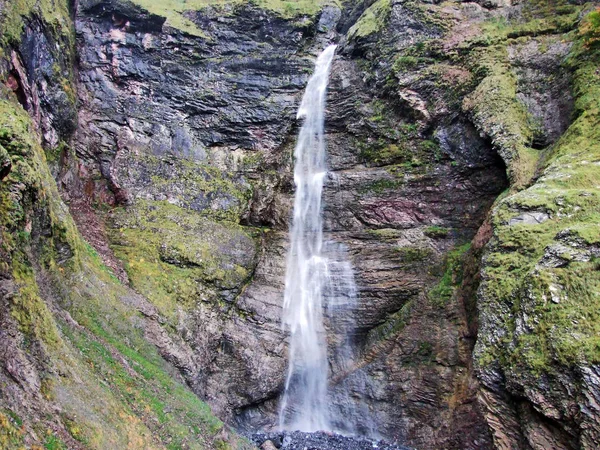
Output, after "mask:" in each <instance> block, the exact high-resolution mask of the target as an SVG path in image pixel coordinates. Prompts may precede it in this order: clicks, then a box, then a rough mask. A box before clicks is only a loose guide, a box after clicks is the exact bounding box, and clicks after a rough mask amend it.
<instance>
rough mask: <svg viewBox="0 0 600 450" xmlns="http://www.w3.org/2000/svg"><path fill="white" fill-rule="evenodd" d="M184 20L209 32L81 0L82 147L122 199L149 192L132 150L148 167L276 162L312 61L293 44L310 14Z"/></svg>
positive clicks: (309, 30)
mask: <svg viewBox="0 0 600 450" xmlns="http://www.w3.org/2000/svg"><path fill="white" fill-rule="evenodd" d="M191 18H192V20H193V21H194V22H195V23H196V24H197V26H198V27H199V28H200V29H201V30H202V33H203V34H205V37H203V38H200V37H198V38H195V37H191V36H188V35H184V34H181V33H180V32H178V31H177V30H175V29H172V32H165V31H163V28H162V25H163V24H162V23H161V20H160V18H158V17H155V16H152V15H149V14H148V13H145V12H144V11H143V10H141V9H139V8H135V7H132V5H128V4H126V3H121V2H119V1H116V0H115V1H102V2H98V1H96V2H84V3H83V4H81V5H80V7H79V13H78V20H77V23H76V25H77V32H78V39H79V47H80V81H81V85H82V87H83V90H82V100H83V102H84V105H85V106H84V108H83V109H82V111H81V113H80V120H81V127H80V128H79V135H78V139H77V143H78V145H77V150H78V153H79V154H80V155H81V156H83V157H84V160H86V161H98V162H99V168H100V171H101V173H102V175H103V176H104V178H106V179H107V180H108V187H109V188H110V189H111V190H112V192H113V193H114V195H115V197H116V200H117V203H118V202H123V201H125V202H127V201H131V200H132V199H133V198H136V197H139V196H144V195H145V196H146V197H147V196H148V195H150V196H153V197H156V195H155V194H153V193H147V192H146V191H145V190H144V189H146V188H149V187H150V186H151V183H148V179H147V178H145V177H141V176H140V175H133V176H131V177H129V178H128V177H127V171H128V170H129V169H128V168H129V165H130V161H131V159H132V158H137V159H141V160H142V161H141V165H142V166H143V168H145V169H146V170H147V171H149V172H150V173H149V174H148V177H151V176H153V175H155V174H156V172H157V170H159V169H158V168H150V167H149V166H150V164H149V163H148V161H147V160H148V159H150V158H154V159H158V160H166V159H168V157H174V158H181V159H185V160H188V161H190V162H191V164H194V165H199V164H214V165H217V166H220V167H221V168H223V169H225V168H226V169H228V170H238V169H239V168H240V166H242V165H243V163H244V161H246V165H249V164H252V163H253V162H254V163H256V162H257V161H259V157H260V161H266V162H267V163H271V164H272V163H273V160H277V159H278V158H279V156H278V155H274V154H273V153H272V152H273V151H274V149H276V148H278V147H279V146H280V145H281V144H282V142H284V141H285V140H286V139H287V136H288V132H289V130H290V128H291V126H292V123H293V118H294V114H295V96H296V94H297V93H298V92H299V91H301V90H302V88H303V87H304V85H305V83H306V80H307V77H308V73H309V72H310V67H311V63H310V61H308V60H307V59H306V58H304V57H303V55H302V53H299V51H301V50H302V49H303V47H304V46H305V45H306V44H307V43H310V42H311V41H312V39H313V38H314V34H315V32H316V29H315V28H316V24H315V23H314V22H312V21H304V22H302V23H297V22H293V21H286V20H283V19H278V18H276V17H274V16H273V15H272V14H271V15H269V14H268V13H266V12H264V11H262V10H260V9H257V8H252V7H245V8H240V9H239V10H236V11H235V12H232V11H230V12H227V11H225V12H224V11H221V10H214V11H213V10H210V9H207V10H204V11H202V12H195V13H194V14H193V15H192V16H191ZM259 151H260V152H259ZM252 158H254V159H252ZM254 160H256V161H254ZM169 175H170V176H173V177H177V176H178V174H177V172H172V173H170V174H169ZM158 176H161V174H160V173H159V174H158ZM142 181H144V182H143V183H142ZM223 201H225V202H227V199H224V200H223ZM217 208H219V206H217Z"/></svg>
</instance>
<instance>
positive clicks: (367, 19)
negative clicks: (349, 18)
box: [348, 0, 392, 39]
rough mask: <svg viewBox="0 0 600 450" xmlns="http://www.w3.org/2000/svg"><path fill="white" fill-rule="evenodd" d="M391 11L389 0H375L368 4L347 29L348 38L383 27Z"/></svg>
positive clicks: (371, 32)
mask: <svg viewBox="0 0 600 450" xmlns="http://www.w3.org/2000/svg"><path fill="white" fill-rule="evenodd" d="M391 11H392V2H391V0H377V1H376V2H375V3H373V4H372V5H371V6H369V7H368V8H367V9H366V10H365V12H364V13H363V14H362V15H361V16H360V18H359V19H358V21H357V22H356V23H355V24H354V25H353V26H352V28H350V30H348V38H349V39H356V38H364V37H367V36H370V35H371V34H374V33H377V32H379V31H380V30H381V29H383V28H384V27H385V26H386V25H387V22H388V20H389V18H390V14H391Z"/></svg>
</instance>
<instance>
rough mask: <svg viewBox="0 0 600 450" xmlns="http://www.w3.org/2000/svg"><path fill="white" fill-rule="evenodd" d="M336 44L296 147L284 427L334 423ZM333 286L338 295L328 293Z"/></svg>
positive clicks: (305, 104) (324, 61) (320, 72)
mask: <svg viewBox="0 0 600 450" xmlns="http://www.w3.org/2000/svg"><path fill="white" fill-rule="evenodd" d="M335 48H336V46H335V45H330V46H329V47H327V48H326V49H325V50H324V51H323V53H321V55H320V56H319V57H318V59H317V62H316V65H315V71H314V74H313V75H312V77H311V78H310V80H309V82H308V85H307V87H306V91H305V93H304V97H303V98H302V103H301V104H300V108H299V109H298V114H297V117H298V118H303V119H304V123H303V125H302V128H301V129H300V133H299V135H298V142H297V144H296V148H295V151H294V159H295V167H294V183H295V185H296V194H295V199H294V219H293V224H292V230H291V233H290V235H291V242H290V250H289V253H288V259H287V272H286V279H285V294H284V302H283V325H284V327H286V328H287V329H289V332H290V349H289V367H288V373H287V378H286V383H285V392H284V394H283V398H282V401H281V405H280V414H279V425H280V428H282V429H295V430H301V431H317V430H328V429H330V418H329V414H328V405H327V378H328V366H329V364H328V359H327V338H326V333H325V327H324V324H323V308H324V307H327V306H328V305H327V304H326V300H327V297H332V298H338V297H343V295H340V294H339V293H338V292H337V290H336V288H335V286H338V285H337V284H336V282H335V280H332V278H335V277H336V273H337V272H339V268H336V267H334V265H332V264H331V262H330V261H328V258H327V252H326V251H325V249H324V245H323V218H322V211H321V209H322V207H321V195H322V192H323V183H324V180H325V177H326V175H327V168H326V164H325V141H324V136H323V128H324V110H325V97H326V89H327V81H328V77H329V68H330V66H331V61H332V60H333V56H334V52H335ZM336 269H337V270H336ZM343 283H344V281H342V284H343ZM332 286H333V287H332ZM352 286H353V279H352ZM338 290H339V286H338ZM328 292H329V293H333V295H332V296H328Z"/></svg>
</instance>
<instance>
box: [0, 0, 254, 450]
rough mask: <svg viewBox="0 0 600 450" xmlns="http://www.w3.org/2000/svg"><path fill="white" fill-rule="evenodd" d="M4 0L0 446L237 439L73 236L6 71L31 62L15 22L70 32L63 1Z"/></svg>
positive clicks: (22, 95) (21, 96)
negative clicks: (22, 48)
mask: <svg viewBox="0 0 600 450" xmlns="http://www.w3.org/2000/svg"><path fill="white" fill-rule="evenodd" d="M6 6H7V5H6V4H5V7H6ZM8 6H9V8H8V9H6V8H5V9H4V10H3V16H2V18H1V20H2V22H1V24H2V29H3V30H5V31H6V34H4V37H3V41H2V44H3V55H6V56H4V59H3V60H2V68H3V70H2V72H1V73H2V76H3V78H4V79H3V80H2V81H3V82H4V83H6V85H4V84H3V85H2V92H1V93H0V147H1V149H2V158H3V171H2V181H0V210H1V214H0V220H1V237H0V294H1V303H0V339H1V341H2V348H1V349H0V447H2V448H7V449H12V448H15V449H16V448H23V447H27V448H40V447H44V448H47V449H63V448H97V449H108V448H115V449H117V448H119V449H120V448H139V449H149V448H206V449H214V448H245V447H246V446H247V444H246V443H245V442H244V441H242V440H240V439H239V438H237V437H236V436H235V435H234V434H232V433H231V432H229V431H228V430H227V429H226V428H225V427H224V425H223V423H222V422H220V421H219V420H218V419H216V418H215V417H214V416H213V414H212V413H211V411H210V408H209V407H208V406H207V405H206V404H204V403H203V402H201V401H200V400H199V399H198V397H197V396H196V395H195V394H193V393H192V392H191V391H190V390H189V389H188V388H187V387H186V385H185V384H184V382H183V381H182V380H180V378H179V377H178V375H177V373H176V371H175V370H174V369H173V368H172V367H171V366H170V365H169V364H168V363H167V362H166V361H165V360H164V359H163V358H162V357H161V356H160V355H159V353H158V350H157V349H156V347H155V346H154V345H153V344H151V343H150V342H149V340H148V330H149V329H151V328H152V326H153V323H155V321H156V320H158V319H159V317H158V316H157V315H156V313H152V308H151V307H150V306H149V304H148V303H147V301H146V300H145V299H143V298H141V297H140V296H139V295H138V294H136V293H134V292H133V291H131V290H130V289H129V288H127V287H125V286H123V285H121V284H120V283H119V281H118V280H117V279H116V278H115V277H114V275H113V274H112V273H111V272H110V271H109V270H108V269H107V268H106V267H105V266H104V265H103V263H102V261H101V259H100V257H99V256H98V255H97V254H96V252H95V251H94V250H93V249H92V248H91V247H90V246H89V245H88V244H87V243H85V242H84V241H83V240H82V239H81V237H80V236H79V233H78V231H77V228H76V226H75V224H74V222H73V220H72V219H71V216H70V214H69V211H68V209H67V207H66V206H65V204H64V203H63V202H62V201H61V199H60V196H59V193H58V189H57V187H56V183H55V181H54V178H53V177H52V175H51V173H50V170H49V168H48V163H47V159H46V155H45V153H44V151H43V149H42V146H41V144H40V140H41V139H40V135H39V131H38V130H39V126H40V124H39V123H38V122H36V118H39V116H36V114H35V103H34V102H30V101H29V100H32V99H28V98H27V92H28V89H31V84H29V85H26V81H29V80H26V78H25V77H23V76H22V74H18V75H20V77H18V76H15V75H14V74H15V72H17V69H16V68H14V64H15V63H14V61H15V56H14V55H15V54H17V55H18V58H22V60H24V63H25V65H27V63H29V62H30V61H27V57H26V55H24V54H22V53H15V52H14V49H15V48H16V49H18V48H19V43H20V39H21V37H20V25H18V23H19V20H21V21H25V20H26V21H27V22H26V23H28V24H29V25H31V24H33V25H34V28H35V29H37V30H38V32H40V33H44V35H45V36H46V37H50V38H54V39H57V40H62V39H63V36H71V37H69V38H66V39H67V40H68V39H71V38H72V28H71V24H70V19H69V15H68V13H67V6H66V2H58V3H57V4H53V5H49V4H48V2H44V1H41V2H16V3H12V2H11V3H10V4H9V5H8ZM11 7H12V8H14V9H11ZM17 8H20V9H17ZM38 39H39V38H38ZM63 50H64V47H63ZM11 55H12V58H11ZM52 56H53V57H56V58H57V60H58V59H60V57H59V56H56V55H52ZM70 57H72V55H71V56H70ZM31 83H32V84H33V83H34V80H31ZM5 86H6V87H5ZM38 106H39V105H38ZM23 107H27V108H28V109H29V112H30V113H31V114H32V115H33V120H32V118H31V117H30V115H29V114H28V113H27V112H26V111H25V110H24V109H23ZM43 107H44V104H42V105H41V108H43ZM149 311H150V313H149ZM142 312H143V313H144V314H142Z"/></svg>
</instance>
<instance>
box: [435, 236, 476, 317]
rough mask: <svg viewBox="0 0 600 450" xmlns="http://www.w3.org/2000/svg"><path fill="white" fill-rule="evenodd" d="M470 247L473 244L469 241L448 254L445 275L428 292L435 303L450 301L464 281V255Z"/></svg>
mask: <svg viewBox="0 0 600 450" xmlns="http://www.w3.org/2000/svg"><path fill="white" fill-rule="evenodd" d="M470 249H471V244H470V243H467V244H464V245H461V246H460V247H457V248H455V249H454V250H452V251H450V252H448V253H447V254H446V257H445V260H444V266H445V270H444V275H443V276H442V279H441V280H440V281H439V283H438V284H437V285H436V286H435V287H434V288H433V289H431V290H430V291H429V294H428V297H429V299H430V300H431V301H432V302H433V304H435V305H437V306H439V307H443V306H445V305H446V304H447V303H448V302H449V301H450V299H451V298H452V296H453V295H454V292H455V291H456V288H457V287H458V286H460V284H461V283H462V277H463V270H462V266H463V263H464V257H465V253H467V252H468V251H469V250H470Z"/></svg>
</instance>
